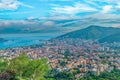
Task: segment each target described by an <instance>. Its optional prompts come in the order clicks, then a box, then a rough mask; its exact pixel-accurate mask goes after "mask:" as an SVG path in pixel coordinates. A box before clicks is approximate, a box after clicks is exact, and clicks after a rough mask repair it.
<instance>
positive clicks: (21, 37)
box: [0, 33, 57, 49]
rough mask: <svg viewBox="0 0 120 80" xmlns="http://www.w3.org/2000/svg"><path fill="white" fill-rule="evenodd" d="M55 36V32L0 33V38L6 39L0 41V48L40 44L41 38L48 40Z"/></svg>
mask: <svg viewBox="0 0 120 80" xmlns="http://www.w3.org/2000/svg"><path fill="white" fill-rule="evenodd" d="M56 36H57V34H54V35H52V34H40V33H32V34H0V38H3V39H5V40H7V41H5V42H0V49H4V48H12V47H19V46H29V45H36V44H41V43H42V41H41V40H49V39H51V38H54V37H56Z"/></svg>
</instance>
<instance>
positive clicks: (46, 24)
mask: <svg viewBox="0 0 120 80" xmlns="http://www.w3.org/2000/svg"><path fill="white" fill-rule="evenodd" d="M54 25H55V23H54V22H53V21H47V22H44V23H43V26H54Z"/></svg>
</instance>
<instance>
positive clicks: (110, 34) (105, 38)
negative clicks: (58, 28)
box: [57, 25, 120, 42]
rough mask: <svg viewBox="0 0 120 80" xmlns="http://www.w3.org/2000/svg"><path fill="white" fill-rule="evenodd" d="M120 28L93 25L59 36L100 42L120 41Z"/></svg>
mask: <svg viewBox="0 0 120 80" xmlns="http://www.w3.org/2000/svg"><path fill="white" fill-rule="evenodd" d="M119 34H120V28H113V27H101V26H95V25H91V26H89V27H87V28H84V29H81V30H77V31H73V32H70V33H67V34H64V35H61V36H59V37H57V38H58V39H61V38H80V39H93V40H98V41H100V42H120V35H119Z"/></svg>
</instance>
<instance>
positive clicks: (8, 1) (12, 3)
mask: <svg viewBox="0 0 120 80" xmlns="http://www.w3.org/2000/svg"><path fill="white" fill-rule="evenodd" d="M19 6H24V7H27V8H33V7H32V6H30V5H26V4H24V3H22V2H19V1H18V0H1V1H0V9H2V10H15V9H17V8H18V7H19Z"/></svg>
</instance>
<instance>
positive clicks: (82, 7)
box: [51, 2, 97, 15]
mask: <svg viewBox="0 0 120 80" xmlns="http://www.w3.org/2000/svg"><path fill="white" fill-rule="evenodd" d="M93 11H97V9H96V8H94V7H90V6H89V5H86V4H82V3H80V2H75V3H74V5H73V6H69V5H65V6H63V7H62V6H60V5H54V6H53V8H52V11H51V13H52V14H53V13H54V14H64V15H75V14H78V13H81V12H93Z"/></svg>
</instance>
